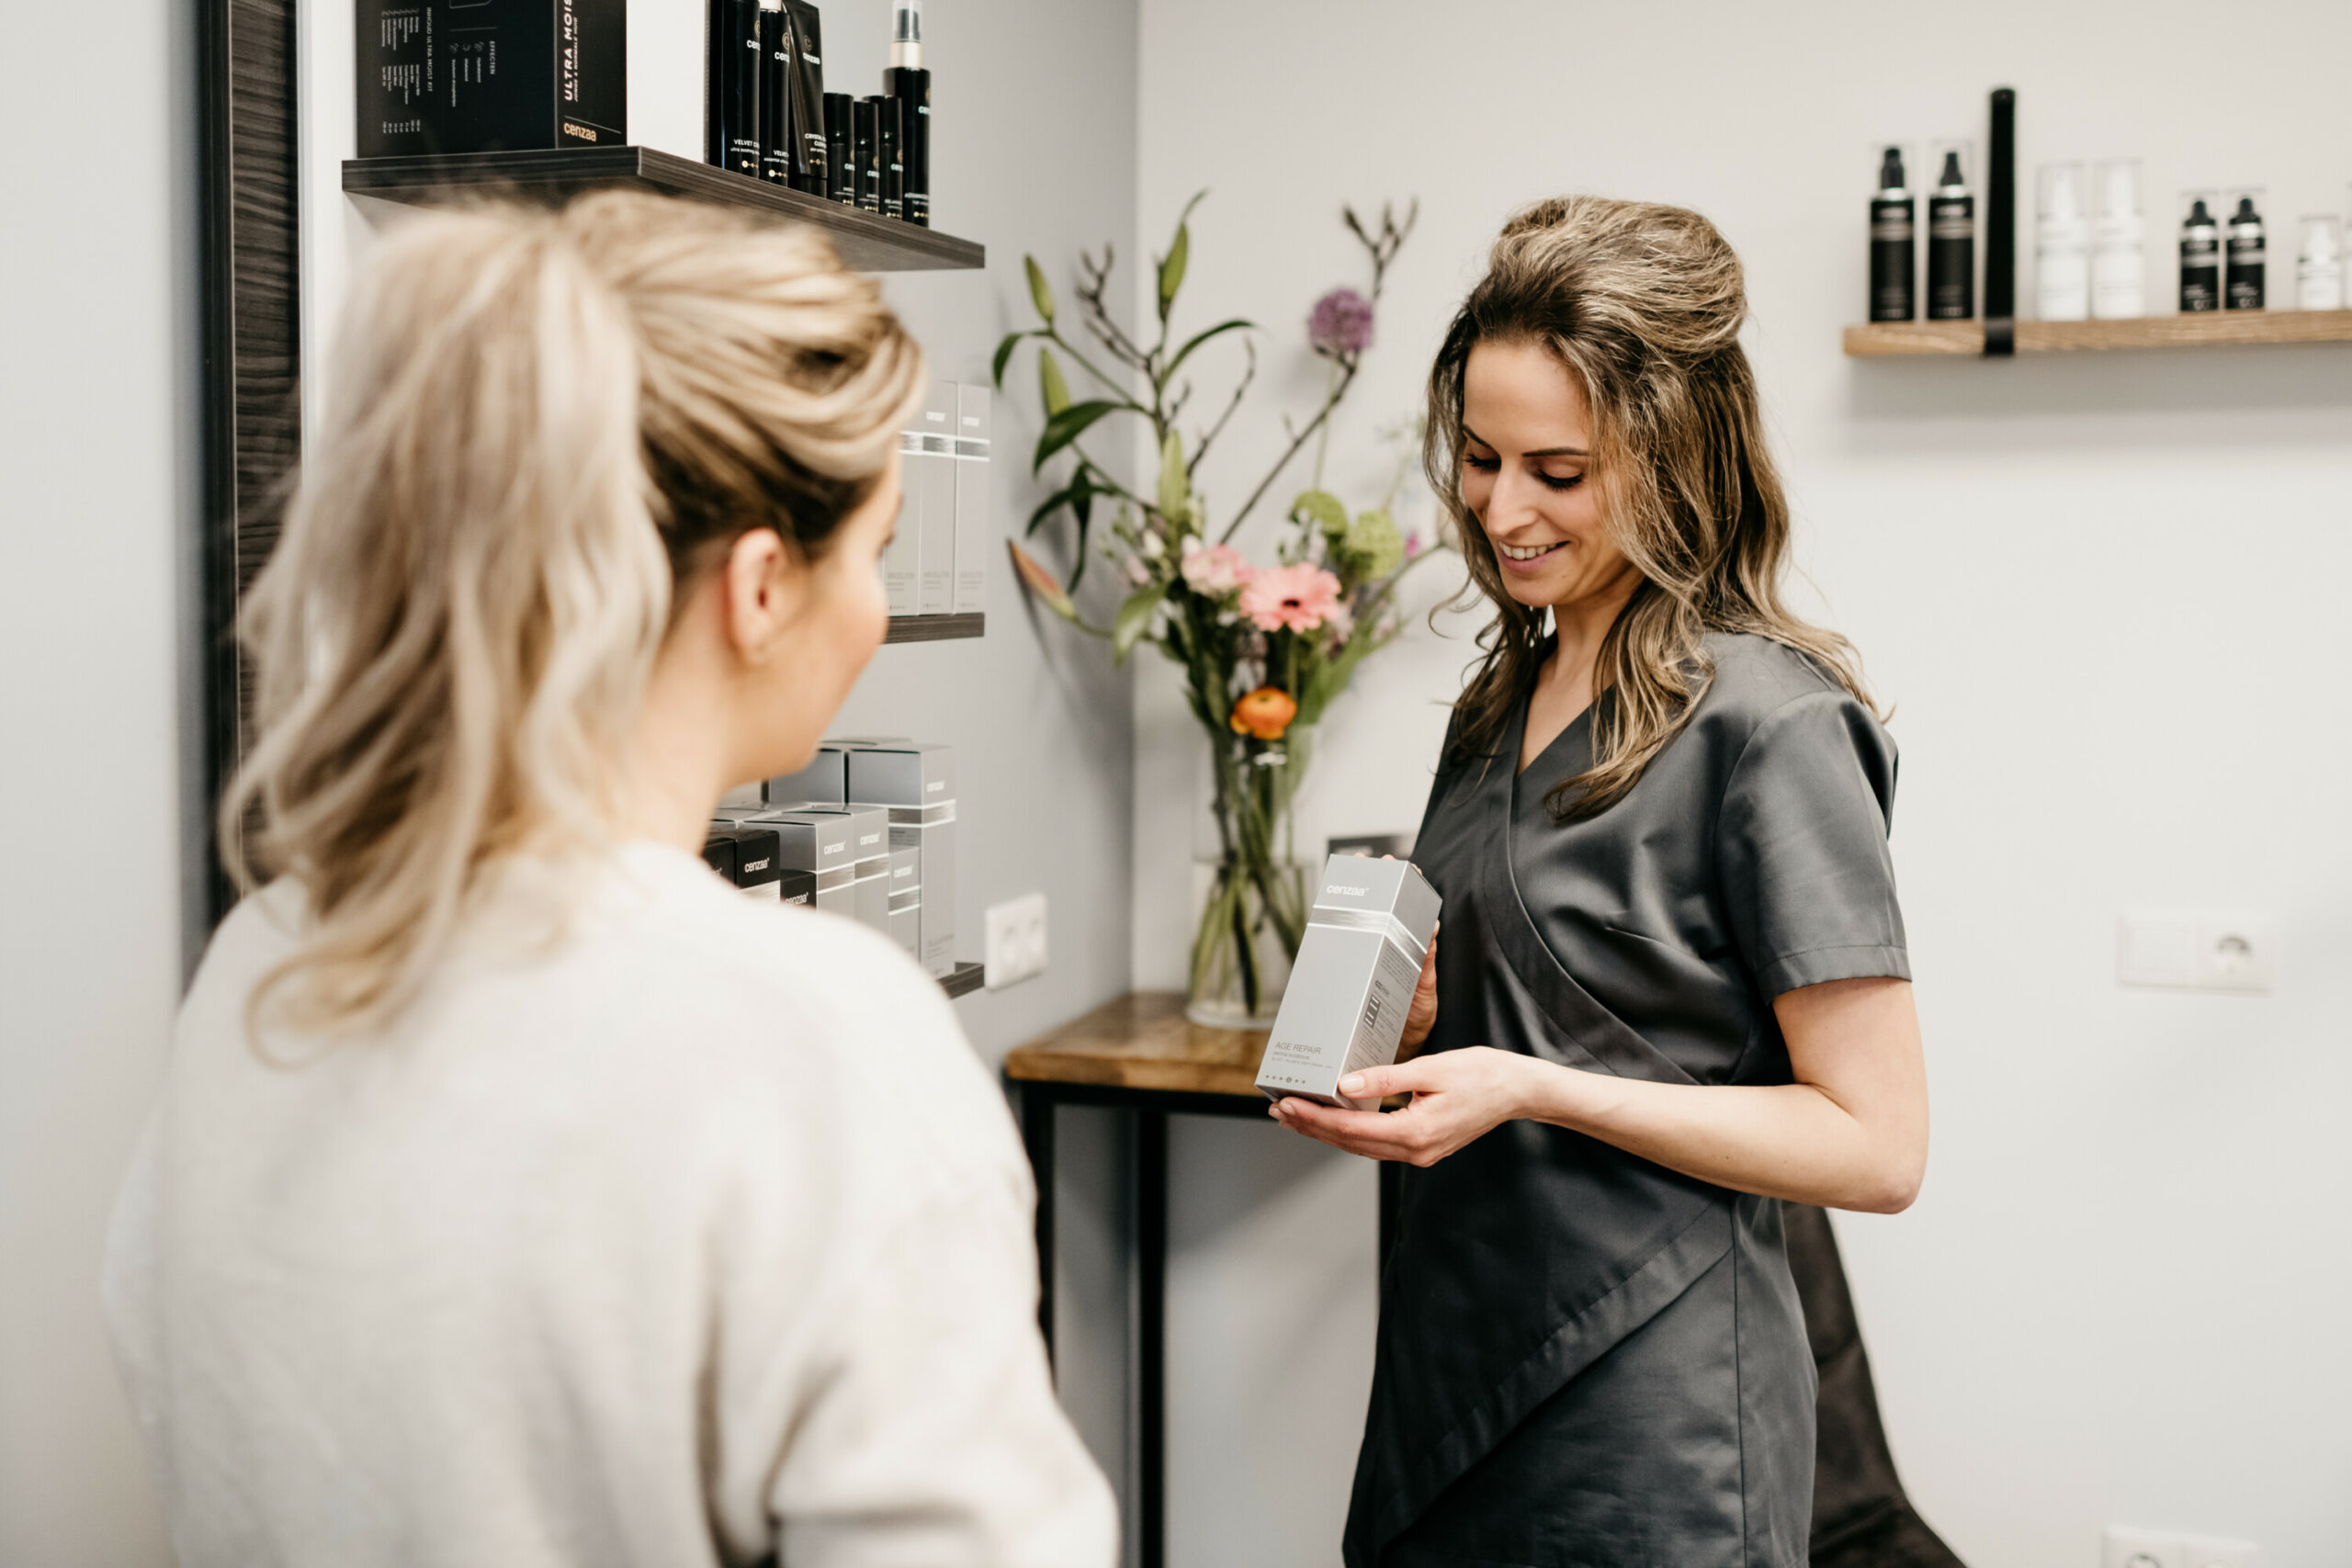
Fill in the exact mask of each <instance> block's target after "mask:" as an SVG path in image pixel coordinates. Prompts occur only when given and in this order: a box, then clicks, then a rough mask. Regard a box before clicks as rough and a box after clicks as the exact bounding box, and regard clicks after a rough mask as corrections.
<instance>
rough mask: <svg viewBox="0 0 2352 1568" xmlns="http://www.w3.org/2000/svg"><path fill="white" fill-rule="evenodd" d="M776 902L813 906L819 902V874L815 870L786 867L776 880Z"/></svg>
mask: <svg viewBox="0 0 2352 1568" xmlns="http://www.w3.org/2000/svg"><path fill="white" fill-rule="evenodd" d="M775 892H776V902H777V903H779V904H799V905H802V906H804V907H813V906H814V905H815V904H816V902H817V876H816V874H815V873H814V872H808V871H793V870H789V869H786V871H785V872H784V873H783V874H780V875H778V876H777V878H776V880H775Z"/></svg>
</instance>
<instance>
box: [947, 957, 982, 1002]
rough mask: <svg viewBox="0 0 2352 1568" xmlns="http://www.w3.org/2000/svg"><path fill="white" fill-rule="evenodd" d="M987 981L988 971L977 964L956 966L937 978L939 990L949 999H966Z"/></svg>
mask: <svg viewBox="0 0 2352 1568" xmlns="http://www.w3.org/2000/svg"><path fill="white" fill-rule="evenodd" d="M987 979H988V970H987V969H986V968H985V967H983V966H982V965H980V964H957V965H956V967H955V968H953V969H950V970H949V971H948V972H947V973H946V974H944V975H942V976H940V977H939V988H940V989H941V990H943V991H945V992H946V993H947V995H948V996H949V998H956V997H968V996H970V995H971V994H972V993H973V992H974V991H977V990H978V989H979V988H980V987H981V985H982V983H983V982H985V981H986V980H987Z"/></svg>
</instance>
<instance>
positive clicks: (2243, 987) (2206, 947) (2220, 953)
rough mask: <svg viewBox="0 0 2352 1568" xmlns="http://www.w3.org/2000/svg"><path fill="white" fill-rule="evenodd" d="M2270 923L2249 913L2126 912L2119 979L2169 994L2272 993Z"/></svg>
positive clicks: (2118, 950)
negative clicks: (2177, 992) (2163, 990)
mask: <svg viewBox="0 0 2352 1568" xmlns="http://www.w3.org/2000/svg"><path fill="white" fill-rule="evenodd" d="M2275 944H2276V937H2275V935H2274V932H2273V929H2272V926H2271V922H2270V919H2269V917H2268V916H2267V915H2263V914H2260V913H2257V912H2256V911H2254V910H2250V909H2221V910H2193V909H2127V910H2125V911H2124V913H2123V918H2122V919H2121V920H2120V922H2118V924H2117V927H2116V947H2115V978H2116V979H2117V981H2118V982H2119V983H2120V984H2122V985H2126V986H2153V987H2162V988H2165V989H2168V990H2188V991H2241V992H2265V991H2267V990H2269V989H2270V981H2271V952H2272V949H2273V947H2274V946H2275Z"/></svg>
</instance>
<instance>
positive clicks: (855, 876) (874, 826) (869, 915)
mask: <svg viewBox="0 0 2352 1568" xmlns="http://www.w3.org/2000/svg"><path fill="white" fill-rule="evenodd" d="M793 815H794V816H795V817H835V818H841V820H842V823H843V825H844V826H845V827H846V828H847V829H848V832H849V843H850V847H849V852H850V888H851V908H852V911H853V912H854V914H855V915H856V917H857V919H858V920H859V921H860V922H861V923H863V924H865V925H869V926H872V927H873V928H874V929H875V930H876V931H881V932H883V933H884V934H885V935H888V932H889V930H890V852H891V844H890V816H889V813H888V811H887V810H886V809H884V808H883V807H878V806H810V807H803V808H801V809H800V810H798V811H796V812H794V813H793Z"/></svg>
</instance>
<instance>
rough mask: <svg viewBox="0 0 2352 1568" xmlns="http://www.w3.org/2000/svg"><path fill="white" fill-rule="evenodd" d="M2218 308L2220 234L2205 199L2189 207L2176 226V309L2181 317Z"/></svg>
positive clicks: (2220, 281)
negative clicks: (2177, 266) (2186, 218)
mask: <svg viewBox="0 0 2352 1568" xmlns="http://www.w3.org/2000/svg"><path fill="white" fill-rule="evenodd" d="M2221 308H2222V235H2221V231H2220V230H2218V229H2216V228H2215V227H2214V225H2213V215H2212V214H2211V213H2210V212H2208V211H2206V210H2205V198H2204V197H2198V198H2197V200H2196V201H2195V202H2193V203H2191V204H2190V206H2189V209H2188V220H2186V221H2184V222H2183V223H2182V224H2181V226H2180V309H2181V313H2182V314H2183V315H2195V314H2197V313H2199V311H2204V310H2220V309H2221Z"/></svg>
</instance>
